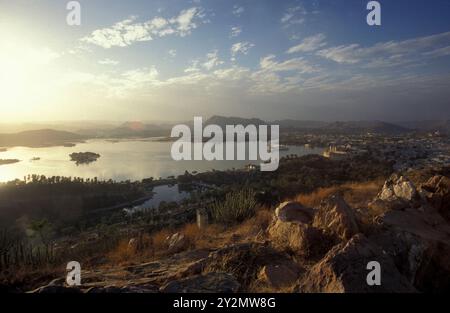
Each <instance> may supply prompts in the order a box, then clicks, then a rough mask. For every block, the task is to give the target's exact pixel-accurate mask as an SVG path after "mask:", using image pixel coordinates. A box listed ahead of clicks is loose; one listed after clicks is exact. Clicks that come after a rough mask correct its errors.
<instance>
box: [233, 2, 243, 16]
mask: <svg viewBox="0 0 450 313" xmlns="http://www.w3.org/2000/svg"><path fill="white" fill-rule="evenodd" d="M232 12H233V15H234V16H236V17H239V16H241V15H242V13H244V12H245V9H244V7H241V6H238V5H237V4H236V5H234V6H233V11H232Z"/></svg>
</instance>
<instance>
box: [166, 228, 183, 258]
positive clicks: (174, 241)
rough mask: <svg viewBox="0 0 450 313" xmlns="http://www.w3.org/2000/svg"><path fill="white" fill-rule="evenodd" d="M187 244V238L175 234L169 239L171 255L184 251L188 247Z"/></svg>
mask: <svg viewBox="0 0 450 313" xmlns="http://www.w3.org/2000/svg"><path fill="white" fill-rule="evenodd" d="M186 244H187V240H186V237H185V236H184V235H183V234H180V233H175V234H173V235H172V236H169V237H168V239H167V245H168V251H169V252H171V253H176V252H180V251H182V250H183V249H184V248H185V247H186Z"/></svg>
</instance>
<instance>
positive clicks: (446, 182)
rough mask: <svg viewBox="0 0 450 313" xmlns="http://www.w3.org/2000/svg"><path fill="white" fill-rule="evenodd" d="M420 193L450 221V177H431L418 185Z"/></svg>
mask: <svg viewBox="0 0 450 313" xmlns="http://www.w3.org/2000/svg"><path fill="white" fill-rule="evenodd" d="M420 194H421V195H422V197H423V198H425V199H426V200H427V202H428V203H429V204H430V205H432V206H433V207H434V208H436V209H437V210H438V211H439V213H440V214H441V215H442V216H443V217H444V218H445V219H446V220H447V221H448V222H450V178H448V177H446V176H442V175H435V176H433V177H431V178H430V179H429V180H428V181H427V182H426V183H425V184H423V185H421V186H420Z"/></svg>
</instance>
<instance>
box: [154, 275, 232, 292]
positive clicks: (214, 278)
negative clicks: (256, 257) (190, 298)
mask: <svg viewBox="0 0 450 313" xmlns="http://www.w3.org/2000/svg"><path fill="white" fill-rule="evenodd" d="M239 287H240V284H239V283H238V281H237V280H236V278H234V276H233V275H231V274H228V273H208V274H205V275H197V276H193V277H189V278H184V279H180V280H174V281H171V282H169V283H168V284H166V285H164V286H162V287H161V288H160V291H161V292H166V293H205V292H214V293H230V292H237V291H238V290H239Z"/></svg>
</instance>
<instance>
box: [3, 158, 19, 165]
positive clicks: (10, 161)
mask: <svg viewBox="0 0 450 313" xmlns="http://www.w3.org/2000/svg"><path fill="white" fill-rule="evenodd" d="M17 162H20V160H17V159H0V165H6V164H13V163H17Z"/></svg>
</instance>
